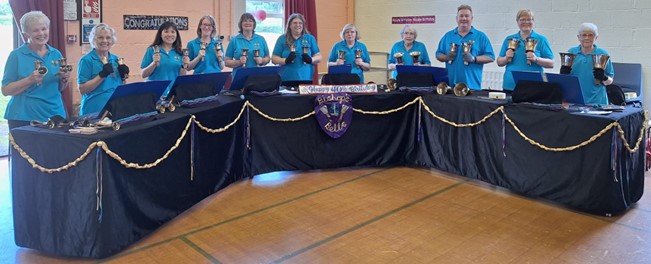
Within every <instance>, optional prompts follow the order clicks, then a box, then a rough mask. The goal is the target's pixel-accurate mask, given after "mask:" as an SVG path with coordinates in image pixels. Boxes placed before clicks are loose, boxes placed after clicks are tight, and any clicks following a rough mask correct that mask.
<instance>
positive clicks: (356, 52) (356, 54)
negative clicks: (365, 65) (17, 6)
mask: <svg viewBox="0 0 651 264" xmlns="http://www.w3.org/2000/svg"><path fill="white" fill-rule="evenodd" d="M361 57H362V50H361V49H356V50H355V59H359V58H361Z"/></svg>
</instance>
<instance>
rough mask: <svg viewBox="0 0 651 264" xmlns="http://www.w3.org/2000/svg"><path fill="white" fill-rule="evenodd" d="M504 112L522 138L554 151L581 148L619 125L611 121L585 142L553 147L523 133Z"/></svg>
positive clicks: (505, 117)
mask: <svg viewBox="0 0 651 264" xmlns="http://www.w3.org/2000/svg"><path fill="white" fill-rule="evenodd" d="M503 114H504V119H506V121H507V122H509V124H511V126H512V127H513V129H515V131H516V132H518V135H520V136H521V137H522V138H524V140H526V141H527V142H529V143H530V144H531V145H534V146H536V147H539V148H541V149H544V150H547V151H554V152H560V151H572V150H575V149H578V148H580V147H583V146H586V145H588V144H590V143H592V142H594V141H595V140H597V138H599V137H601V136H602V135H603V134H605V133H606V132H608V130H610V129H611V128H612V127H613V126H615V125H619V124H618V123H617V122H613V123H610V124H608V126H606V127H605V128H604V129H602V130H601V131H599V132H598V133H597V134H595V135H592V136H591V137H590V139H588V140H586V141H583V142H581V143H579V144H577V145H574V146H569V147H559V148H553V147H548V146H545V145H543V144H540V143H538V142H537V141H535V140H533V139H531V138H529V137H527V135H525V134H524V133H522V131H521V130H520V128H518V126H516V125H515V123H514V122H513V120H511V118H509V116H508V115H506V113H503Z"/></svg>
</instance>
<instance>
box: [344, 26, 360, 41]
mask: <svg viewBox="0 0 651 264" xmlns="http://www.w3.org/2000/svg"><path fill="white" fill-rule="evenodd" d="M351 29H353V30H355V40H359V30H358V29H357V27H356V26H355V25H354V24H346V25H345V26H344V29H342V30H341V33H340V34H339V36H340V37H341V39H343V40H345V39H346V38H345V36H346V31H348V30H351Z"/></svg>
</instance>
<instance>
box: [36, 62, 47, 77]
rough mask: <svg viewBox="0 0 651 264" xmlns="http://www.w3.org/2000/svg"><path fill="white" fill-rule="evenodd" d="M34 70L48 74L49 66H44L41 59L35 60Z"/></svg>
mask: <svg viewBox="0 0 651 264" xmlns="http://www.w3.org/2000/svg"><path fill="white" fill-rule="evenodd" d="M34 70H36V71H38V74H41V75H43V74H47V67H45V66H43V62H42V61H40V60H35V61H34Z"/></svg>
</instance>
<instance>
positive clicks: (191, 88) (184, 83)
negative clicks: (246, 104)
mask: <svg viewBox="0 0 651 264" xmlns="http://www.w3.org/2000/svg"><path fill="white" fill-rule="evenodd" d="M230 76H231V73H230V72H216V73H206V74H194V75H182V76H178V77H176V80H175V81H174V84H173V85H172V89H171V90H170V92H169V94H168V98H170V97H171V96H176V100H177V101H179V102H181V101H185V100H192V99H196V98H203V97H208V96H212V95H216V94H219V92H221V90H222V89H224V84H225V83H226V80H227V79H228V78H229V77H230Z"/></svg>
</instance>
